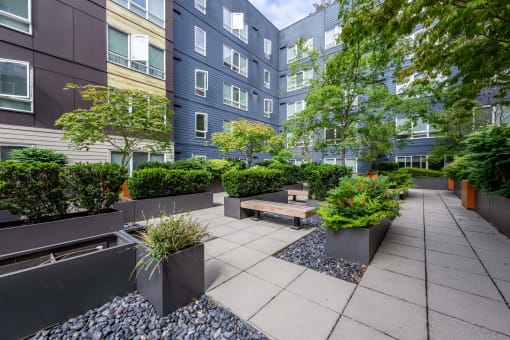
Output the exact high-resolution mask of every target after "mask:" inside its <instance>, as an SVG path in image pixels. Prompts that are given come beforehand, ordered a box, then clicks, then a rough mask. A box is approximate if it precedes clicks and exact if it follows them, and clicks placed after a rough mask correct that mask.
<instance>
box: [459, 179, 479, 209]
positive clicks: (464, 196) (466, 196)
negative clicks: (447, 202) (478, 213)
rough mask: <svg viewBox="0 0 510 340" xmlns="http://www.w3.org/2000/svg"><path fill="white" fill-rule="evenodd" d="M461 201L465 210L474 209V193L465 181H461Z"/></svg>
mask: <svg viewBox="0 0 510 340" xmlns="http://www.w3.org/2000/svg"><path fill="white" fill-rule="evenodd" d="M461 201H462V205H463V206H464V207H465V208H466V209H471V210H474V209H476V191H475V189H474V188H473V187H472V186H471V184H470V183H469V181H467V180H465V179H463V180H462V190H461Z"/></svg>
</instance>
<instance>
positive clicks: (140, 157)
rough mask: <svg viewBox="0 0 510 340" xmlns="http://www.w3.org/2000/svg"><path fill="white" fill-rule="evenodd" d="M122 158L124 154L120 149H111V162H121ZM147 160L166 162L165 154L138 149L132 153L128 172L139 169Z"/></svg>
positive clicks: (119, 163)
mask: <svg viewBox="0 0 510 340" xmlns="http://www.w3.org/2000/svg"><path fill="white" fill-rule="evenodd" d="M121 160H122V154H121V153H120V152H118V151H110V163H113V164H118V165H122V164H121ZM145 162H161V163H164V162H165V155H164V154H162V153H155V152H144V151H137V152H133V153H132V154H131V155H130V158H129V162H128V173H129V174H132V173H133V171H135V170H138V168H139V167H140V164H142V163H145Z"/></svg>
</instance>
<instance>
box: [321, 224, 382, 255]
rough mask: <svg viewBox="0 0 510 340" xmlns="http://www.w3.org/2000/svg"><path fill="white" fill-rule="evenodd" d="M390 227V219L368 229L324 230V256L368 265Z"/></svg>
mask: <svg viewBox="0 0 510 340" xmlns="http://www.w3.org/2000/svg"><path fill="white" fill-rule="evenodd" d="M390 225H391V219H389V218H384V219H382V220H381V222H380V223H379V224H377V225H374V226H371V227H369V228H346V229H340V230H338V231H333V230H331V229H329V228H326V254H327V255H329V256H331V257H334V258H338V259H340V258H342V259H344V260H349V261H356V262H360V263H362V264H366V265H368V264H369V263H370V261H371V260H372V258H373V257H374V255H375V252H376V251H377V248H379V245H380V244H381V242H382V241H383V240H384V237H385V236H386V232H387V231H388V229H389V227H390Z"/></svg>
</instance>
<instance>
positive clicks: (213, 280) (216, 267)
mask: <svg viewBox="0 0 510 340" xmlns="http://www.w3.org/2000/svg"><path fill="white" fill-rule="evenodd" d="M240 272H241V270H240V269H237V268H235V267H232V266H231V265H229V264H227V263H225V262H222V261H220V260H217V259H215V258H211V259H210V260H209V261H206V262H205V268H204V274H205V290H206V291H207V290H210V289H213V288H215V287H216V286H218V285H220V284H222V283H223V282H225V281H227V280H228V279H230V278H232V277H234V276H235V275H237V274H239V273H240Z"/></svg>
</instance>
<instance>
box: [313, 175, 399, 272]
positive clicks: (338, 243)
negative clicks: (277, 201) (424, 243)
mask: <svg viewBox="0 0 510 340" xmlns="http://www.w3.org/2000/svg"><path fill="white" fill-rule="evenodd" d="M388 184H389V183H388V178H387V177H386V176H379V177H378V178H376V179H370V178H367V177H357V178H349V177H345V178H343V179H342V180H341V181H340V183H339V186H338V187H337V188H335V189H332V190H330V191H329V192H328V197H327V202H326V203H323V204H321V206H320V207H319V209H318V211H317V213H318V214H319V215H320V216H321V217H322V219H323V226H324V227H326V254H327V255H329V256H331V257H335V258H343V259H346V260H351V261H356V262H360V263H363V264H369V263H370V261H371V259H372V257H373V256H374V254H375V252H376V250H377V248H378V247H379V245H380V243H381V242H382V240H383V239H384V236H385V235H386V232H387V231H388V228H389V227H390V224H391V219H392V218H393V217H395V216H398V205H399V204H400V201H397V200H394V199H393V196H394V195H393V193H392V192H391V191H389V190H388V189H389V185H388Z"/></svg>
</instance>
